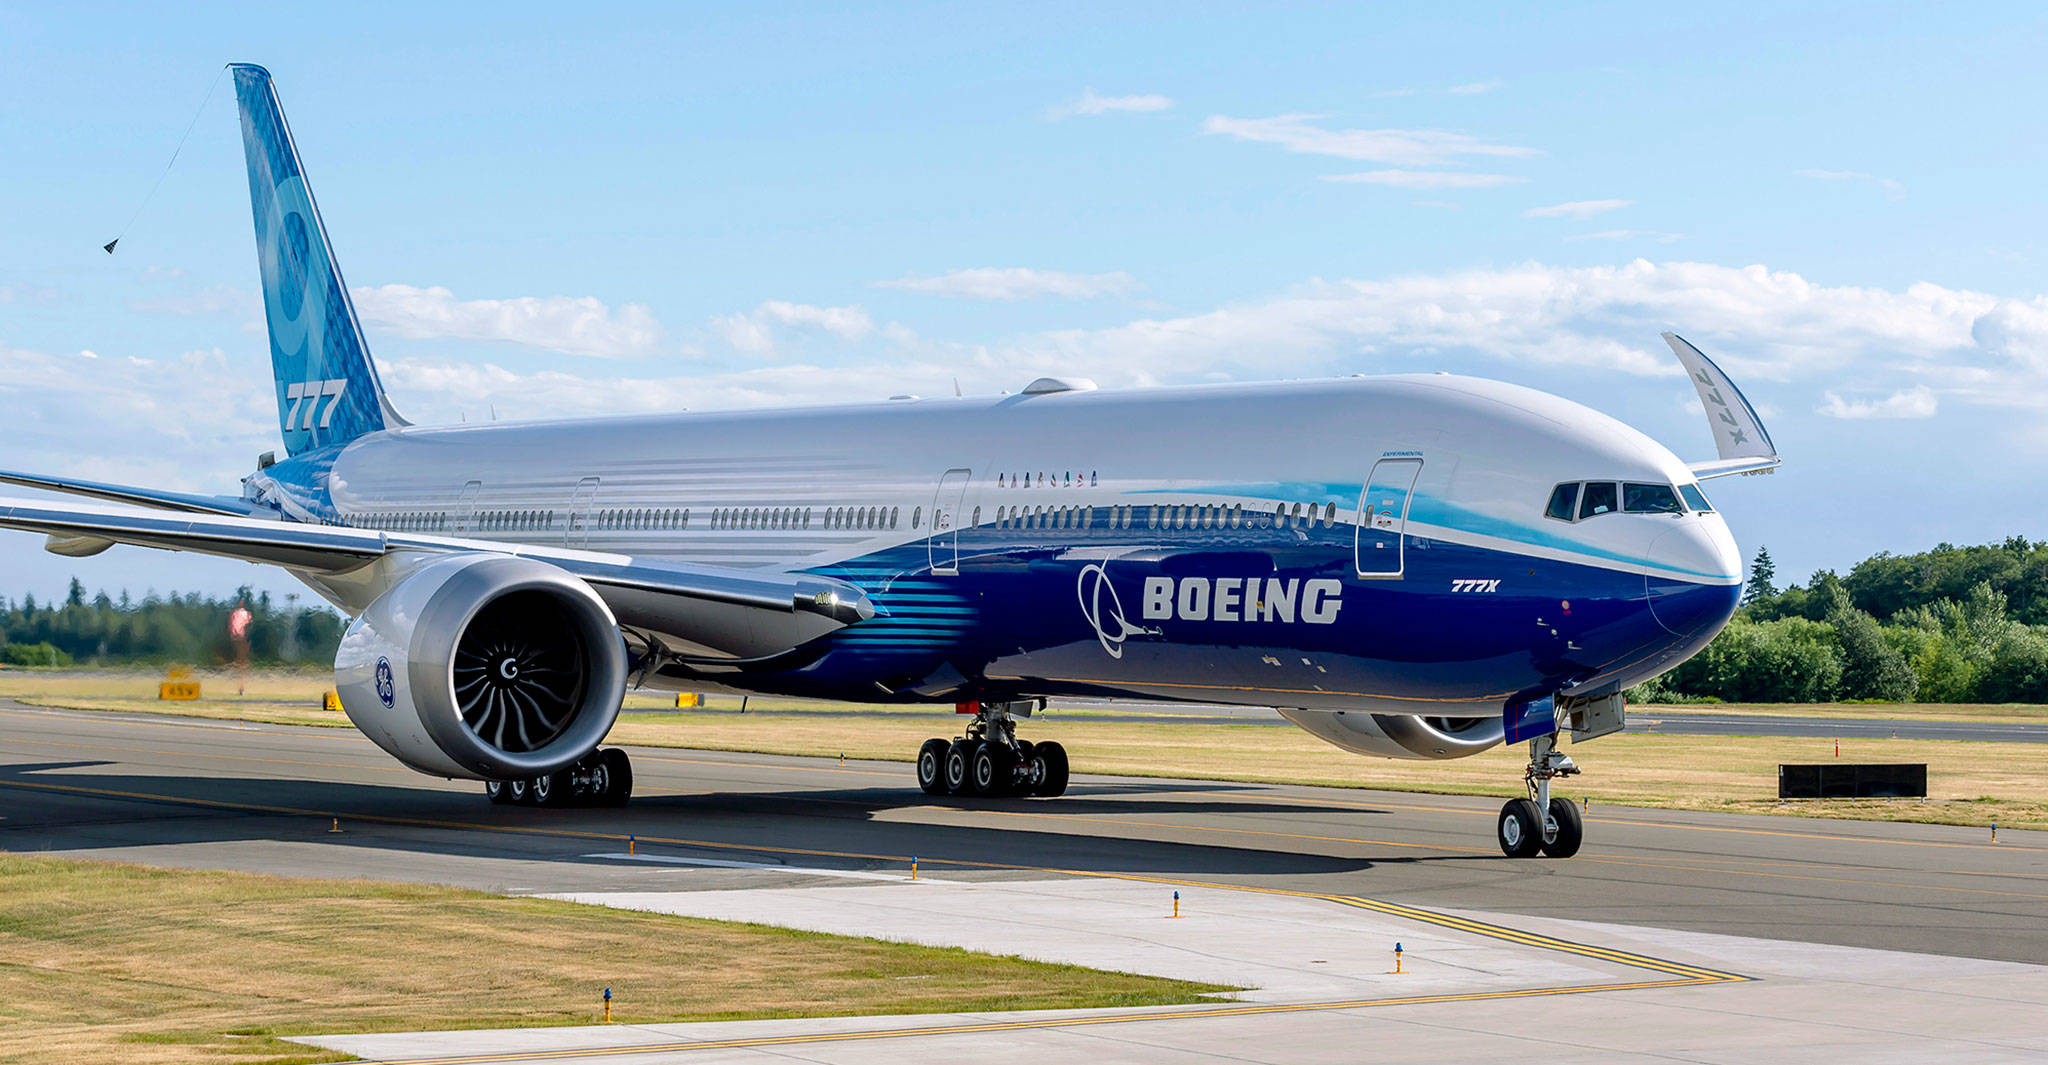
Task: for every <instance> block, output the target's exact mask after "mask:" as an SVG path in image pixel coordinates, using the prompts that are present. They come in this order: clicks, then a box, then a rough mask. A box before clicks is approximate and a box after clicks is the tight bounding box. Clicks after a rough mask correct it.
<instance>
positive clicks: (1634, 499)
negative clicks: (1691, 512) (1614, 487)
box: [1622, 483, 1686, 514]
mask: <svg viewBox="0 0 2048 1065" xmlns="http://www.w3.org/2000/svg"><path fill="white" fill-rule="evenodd" d="M1622 510H1626V512H1630V514H1683V512H1686V508H1683V506H1679V502H1677V492H1673V489H1671V485H1634V483H1630V485H1622Z"/></svg>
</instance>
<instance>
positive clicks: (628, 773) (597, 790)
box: [484, 747, 633, 806]
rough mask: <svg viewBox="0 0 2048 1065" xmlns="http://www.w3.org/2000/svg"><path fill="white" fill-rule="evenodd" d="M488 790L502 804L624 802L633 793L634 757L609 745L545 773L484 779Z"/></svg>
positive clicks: (601, 803) (619, 804)
mask: <svg viewBox="0 0 2048 1065" xmlns="http://www.w3.org/2000/svg"><path fill="white" fill-rule="evenodd" d="M484 794H485V795H487V796H489V797H490V800H491V801H492V802H494V803H497V804H498V805H500V806H624V805H626V800H627V799H630V798H632V796H633V761H632V759H630V758H628V757H626V752H624V751H622V750H619V749H618V748H616V747H605V748H602V749H599V750H595V751H592V752H590V753H589V754H586V755H584V756H583V758H582V759H581V760H580V761H578V762H577V763H576V764H575V765H572V766H570V767H569V768H567V769H563V770H560V771H558V772H554V773H549V774H548V775H546V776H543V777H529V778H527V779H524V780H487V781H484Z"/></svg>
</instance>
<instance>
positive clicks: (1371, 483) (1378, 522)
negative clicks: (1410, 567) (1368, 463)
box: [1354, 459, 1422, 577]
mask: <svg viewBox="0 0 2048 1065" xmlns="http://www.w3.org/2000/svg"><path fill="white" fill-rule="evenodd" d="M1421 473H1422V460H1421V459H1381V460H1379V461H1378V462H1376V463H1373V467H1372V476H1370V477H1368V478H1366V480H1365V491H1364V492H1362V493H1360V494H1359V496H1358V546H1357V548H1356V549H1355V551H1354V554H1356V556H1357V562H1358V575H1359V576H1361V577H1399V576H1400V575H1401V571H1402V567H1403V555H1404V553H1405V549H1406V540H1407V530H1408V503H1409V501H1410V499H1412V498H1413V497H1414V494H1415V478H1416V477H1417V476H1418V475H1420V474H1421Z"/></svg>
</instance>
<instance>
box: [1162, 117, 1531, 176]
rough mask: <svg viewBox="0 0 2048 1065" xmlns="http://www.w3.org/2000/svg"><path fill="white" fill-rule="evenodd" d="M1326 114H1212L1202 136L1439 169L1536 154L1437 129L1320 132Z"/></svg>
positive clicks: (1336, 130)
mask: <svg viewBox="0 0 2048 1065" xmlns="http://www.w3.org/2000/svg"><path fill="white" fill-rule="evenodd" d="M1325 117H1327V116H1325V115H1275V116H1273V117H1271V118H1231V117H1229V116H1228V115H1211V116H1209V118H1208V119H1206V120H1205V121H1204V122H1203V123H1202V132H1203V133H1213V134H1221V135H1224V136H1228V137H1235V138H1236V139H1238V140H1243V141H1255V142H1258V143H1261V144H1277V145H1279V146H1281V147H1282V148H1285V149H1286V150H1288V151H1290V152H1295V153H1298V154H1303V155H1328V156H1334V157H1336V158H1338V159H1356V160H1362V161H1365V162H1372V163H1386V164H1389V165H1391V166H1403V167H1408V166H1440V165H1443V164H1445V163H1452V162H1456V161H1457V160H1459V159H1460V158H1461V157H1464V156H1474V155H1477V156H1486V157H1489V158H1510V159H1519V158H1525V157H1528V156H1532V155H1540V154H1542V153H1540V152H1538V151H1537V150H1536V149H1534V148H1521V147H1516V146H1514V145H1509V144H1495V143H1492V142H1490V141H1484V140H1480V139H1479V138H1477V137H1473V136H1470V135H1468V134H1464V133H1452V132H1450V131H1448V130H1440V129H1324V128H1323V127H1321V126H1318V125H1315V122H1316V121H1317V120H1319V119H1322V118H1325Z"/></svg>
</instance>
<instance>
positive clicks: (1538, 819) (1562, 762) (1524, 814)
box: [1495, 732, 1585, 858]
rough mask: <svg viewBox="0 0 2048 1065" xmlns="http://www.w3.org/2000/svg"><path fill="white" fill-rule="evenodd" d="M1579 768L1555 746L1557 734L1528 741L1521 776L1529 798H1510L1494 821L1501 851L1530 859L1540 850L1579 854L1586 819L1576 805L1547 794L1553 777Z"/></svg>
mask: <svg viewBox="0 0 2048 1065" xmlns="http://www.w3.org/2000/svg"><path fill="white" fill-rule="evenodd" d="M1578 771H1579V767H1578V765H1577V764H1575V763H1574V762H1573V761H1572V760H1571V756H1569V755H1567V754H1565V753H1564V752H1562V751H1560V750H1558V749H1557V733H1554V732H1553V733H1551V734H1550V735H1548V736H1538V737H1536V738H1535V739H1533V740H1530V741H1529V768H1528V771H1527V772H1526V774H1525V775H1524V776H1523V778H1522V779H1523V781H1524V783H1526V784H1527V785H1528V788H1529V797H1528V798H1526V799H1509V800H1508V801H1507V804H1506V805H1504V806H1502V807H1501V808H1500V818H1499V820H1498V821H1496V822H1495V829H1496V836H1497V838H1498V839H1499V842H1500V852H1501V853H1502V854H1505V855H1507V856H1508V857H1510V858H1530V857H1534V856H1535V855H1536V853H1537V852H1538V851H1541V852H1543V853H1544V854H1546V855H1549V856H1550V857H1552V858H1569V857H1571V856H1572V855H1574V854H1577V853H1579V844H1580V843H1581V842H1582V841H1583V840H1584V839H1585V821H1584V819H1583V818H1582V817H1580V816H1579V807H1578V804H1576V803H1574V802H1572V801H1571V800H1570V799H1567V798H1564V797H1562V796H1557V797H1552V796H1551V794H1550V782H1551V781H1552V780H1553V779H1555V778H1557V777H1568V776H1572V775H1574V774H1576V773H1577V772H1578Z"/></svg>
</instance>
